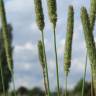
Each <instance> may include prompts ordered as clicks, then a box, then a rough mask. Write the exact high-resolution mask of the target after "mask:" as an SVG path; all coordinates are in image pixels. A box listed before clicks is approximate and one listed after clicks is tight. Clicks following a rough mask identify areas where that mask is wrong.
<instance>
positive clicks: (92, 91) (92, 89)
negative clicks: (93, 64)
mask: <svg viewBox="0 0 96 96" xmlns="http://www.w3.org/2000/svg"><path fill="white" fill-rule="evenodd" d="M94 95H95V94H94V86H93V76H92V68H91V96H94Z"/></svg>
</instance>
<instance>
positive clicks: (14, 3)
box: [5, 0, 90, 90]
mask: <svg viewBox="0 0 96 96" xmlns="http://www.w3.org/2000/svg"><path fill="white" fill-rule="evenodd" d="M42 3H43V9H44V15H45V23H46V26H45V29H44V33H45V45H46V53H47V60H48V69H49V78H50V87H51V89H52V90H54V89H55V88H56V67H55V60H54V50H53V32H52V27H51V24H50V21H49V18H48V12H47V4H46V0H42ZM57 5H58V6H57V12H58V22H57V29H56V34H57V50H58V59H59V76H60V85H61V87H63V88H64V69H63V66H64V65H63V64H64V61H63V57H64V56H63V55H64V43H65V35H66V26H67V24H66V23H67V12H68V6H69V5H73V6H74V9H75V28H74V40H73V52H72V65H71V69H70V74H69V77H68V87H69V88H72V87H74V85H75V84H76V83H77V81H78V80H80V79H81V78H82V74H83V70H84V64H85V56H86V48H85V43H84V36H83V30H82V25H81V20H80V9H81V7H82V6H85V7H86V8H87V9H88V11H89V8H90V0H57ZM5 6H6V15H7V21H8V23H10V24H12V26H13V37H14V39H13V46H14V72H15V76H14V77H15V85H16V88H18V87H20V86H26V87H28V88H33V87H35V86H39V87H41V88H44V86H43V76H42V68H41V66H40V63H39V59H38V51H37V43H38V40H40V39H41V33H40V31H39V30H38V27H37V25H36V22H35V12H34V0H5ZM86 79H87V80H90V65H88V67H87V76H86Z"/></svg>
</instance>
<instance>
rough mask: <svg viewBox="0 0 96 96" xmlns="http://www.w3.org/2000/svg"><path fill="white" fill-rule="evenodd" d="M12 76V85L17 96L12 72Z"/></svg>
mask: <svg viewBox="0 0 96 96" xmlns="http://www.w3.org/2000/svg"><path fill="white" fill-rule="evenodd" d="M11 75H12V83H13V90H14V96H16V89H15V81H14V73H13V72H12V71H11Z"/></svg>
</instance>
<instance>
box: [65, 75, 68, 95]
mask: <svg viewBox="0 0 96 96" xmlns="http://www.w3.org/2000/svg"><path fill="white" fill-rule="evenodd" d="M67 78H68V76H67V74H66V76H65V96H67Z"/></svg>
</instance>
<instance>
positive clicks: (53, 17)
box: [47, 0, 60, 96]
mask: <svg viewBox="0 0 96 96" xmlns="http://www.w3.org/2000/svg"><path fill="white" fill-rule="evenodd" d="M47 6H48V13H49V19H50V22H51V23H52V25H53V32H54V33H53V36H54V51H55V61H56V75H57V76H56V77H57V89H58V96H60V84H59V68H58V56H57V44H56V23H57V4H56V0H47Z"/></svg>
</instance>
